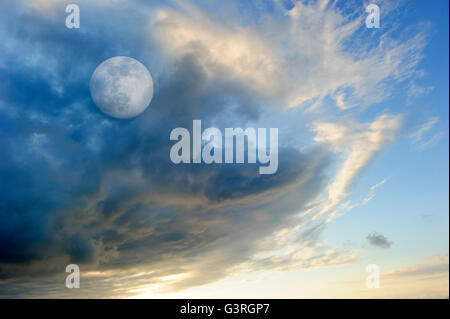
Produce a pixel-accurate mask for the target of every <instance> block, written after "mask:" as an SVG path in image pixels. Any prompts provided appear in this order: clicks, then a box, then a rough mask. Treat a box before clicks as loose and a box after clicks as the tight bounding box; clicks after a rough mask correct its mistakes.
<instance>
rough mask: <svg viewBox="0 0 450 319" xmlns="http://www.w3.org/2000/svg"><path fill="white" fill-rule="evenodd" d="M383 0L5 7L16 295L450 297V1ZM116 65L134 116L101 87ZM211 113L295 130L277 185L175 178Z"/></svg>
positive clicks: (0, 141) (5, 227) (50, 2)
mask: <svg viewBox="0 0 450 319" xmlns="http://www.w3.org/2000/svg"><path fill="white" fill-rule="evenodd" d="M374 2H375V3H377V4H378V5H379V7H380V9H381V28H379V29H368V28H366V26H365V22H364V21H365V18H366V13H365V6H366V5H367V4H368V3H369V2H364V1H356V0H355V1H337V2H335V1H310V2H296V1H276V0H273V1H272V0H254V1H248V2H245V3H243V2H241V1H217V2H214V1H213V2H210V1H192V2H190V1H189V2H188V1H149V2H148V1H124V0H116V1H106V0H101V1H96V2H95V3H94V2H90V1H73V3H76V4H78V5H79V7H80V21H81V27H80V28H79V29H68V28H66V27H65V24H64V21H65V19H66V15H67V14H66V13H65V6H66V5H67V3H66V2H64V1H57V0H38V1H28V0H20V1H6V2H2V4H0V79H1V83H2V86H1V87H0V148H1V149H2V153H1V154H0V176H1V180H2V184H1V186H0V296H2V297H31V298H32V297H65V298H71V297H125V298H126V297H144V298H145V297H160V298H165V297H167V298H171V297H179V298H180V297H181V298H184V297H189V298H196V297H221V298H230V297H236V298H238V297H255V298H257V297H263V298H277V297H284V298H329V297H331V298H336V297H337V298H346V297H349V298H371V297H374V298H380V297H381V298H383V297H384V298H416V297H423V298H430V297H438V298H448V236H449V234H448V223H449V221H448V212H449V206H448V205H449V200H448V185H449V172H448V164H449V158H448V154H449V150H448V145H449V140H448V136H449V123H448V119H449V114H448V110H449V108H448V101H449V95H448V85H449V84H448V69H449V66H448V56H449V53H448V47H449V45H448V9H449V8H448V2H446V1H435V2H433V3H432V4H430V3H427V2H426V1H374ZM114 56H129V57H132V58H134V59H137V60H139V61H140V62H141V63H142V64H144V65H145V66H146V67H147V68H148V70H149V71H150V72H151V74H152V77H153V82H154V96H153V99H152V101H151V103H150V105H149V106H148V108H147V109H146V111H145V112H144V113H142V114H141V115H139V116H137V117H136V118H133V119H127V120H124V119H116V118H112V117H110V116H108V115H106V114H104V113H102V112H101V110H100V109H99V108H98V107H97V106H96V105H95V103H94V102H93V100H92V98H91V95H90V88H89V81H90V78H91V75H92V74H93V72H94V70H95V68H96V67H97V66H98V65H99V64H100V63H102V62H103V61H105V60H106V59H108V58H111V57H114ZM194 119H201V120H202V124H203V125H204V127H208V126H215V127H218V128H219V129H223V128H225V127H242V128H245V127H265V128H269V127H276V128H278V130H279V169H278V171H277V173H276V174H274V175H273V176H267V175H259V174H258V165H252V164H241V165H222V166H221V165H216V164H213V165H207V164H198V165H188V164H186V165H175V164H173V163H172V162H170V158H169V150H170V147H171V146H172V144H173V142H172V141H170V139H169V135H170V131H171V130H172V129H174V128H176V127H186V128H188V129H190V128H191V127H192V121H193V120H194ZM69 263H75V264H78V265H80V269H81V275H82V283H81V288H80V289H76V290H75V289H66V288H65V286H64V285H63V282H64V278H65V276H66V275H67V274H66V273H65V267H66V265H67V264H69ZM368 264H376V265H378V266H379V268H380V272H381V277H380V282H381V286H380V288H378V289H369V288H366V286H365V282H366V277H367V275H368V274H367V273H366V271H365V269H366V266H367V265H368ZM111 278H113V279H114V280H111ZM130 278H132V279H130ZM237 290H239V291H238V292H237Z"/></svg>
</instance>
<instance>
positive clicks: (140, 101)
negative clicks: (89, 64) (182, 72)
mask: <svg viewBox="0 0 450 319" xmlns="http://www.w3.org/2000/svg"><path fill="white" fill-rule="evenodd" d="M90 90H91V96H92V99H93V100H94V103H95V104H96V105H97V106H98V107H99V109H100V110H101V111H102V112H103V113H105V114H108V115H109V116H112V117H115V118H119V119H129V118H133V117H136V116H138V115H139V114H141V113H142V112H144V111H145V109H146V108H147V107H148V105H149V104H150V101H151V100H152V97H153V79H152V76H151V75H150V72H149V71H148V69H147V68H146V67H145V65H143V64H142V63H141V62H139V61H137V60H135V59H133V58H130V57H126V56H117V57H113V58H110V59H108V60H105V61H104V62H102V63H101V64H100V65H99V66H98V67H97V68H96V69H95V71H94V73H93V74H92V77H91V82H90Z"/></svg>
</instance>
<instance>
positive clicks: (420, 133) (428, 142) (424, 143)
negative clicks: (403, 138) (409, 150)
mask: <svg viewBox="0 0 450 319" xmlns="http://www.w3.org/2000/svg"><path fill="white" fill-rule="evenodd" d="M438 122H439V119H438V118H437V117H434V116H433V117H430V118H428V120H427V121H426V122H424V123H423V124H422V125H421V126H420V127H419V128H418V129H417V131H415V132H414V133H413V134H412V135H411V138H412V140H413V142H414V143H415V144H416V145H417V146H418V148H419V149H420V150H425V149H428V148H431V147H433V146H435V145H436V144H437V143H439V141H440V140H441V138H443V137H444V132H438V133H436V134H434V135H433V136H431V137H429V138H428V139H426V137H425V135H426V133H427V132H429V131H431V130H432V129H433V127H434V126H435V125H436V124H437V123H438Z"/></svg>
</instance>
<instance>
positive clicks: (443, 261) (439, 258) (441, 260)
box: [382, 254, 449, 293]
mask: <svg viewBox="0 0 450 319" xmlns="http://www.w3.org/2000/svg"><path fill="white" fill-rule="evenodd" d="M431 257H432V260H431V261H428V262H425V263H424V262H422V263H420V264H416V265H413V266H410V267H404V268H399V269H394V270H391V271H389V272H387V273H386V274H384V275H383V276H382V278H383V279H389V280H397V279H404V278H409V277H413V278H429V277H432V276H438V277H442V278H447V281H448V273H449V266H448V254H447V256H444V255H440V254H435V255H433V256H431ZM447 293H448V292H447Z"/></svg>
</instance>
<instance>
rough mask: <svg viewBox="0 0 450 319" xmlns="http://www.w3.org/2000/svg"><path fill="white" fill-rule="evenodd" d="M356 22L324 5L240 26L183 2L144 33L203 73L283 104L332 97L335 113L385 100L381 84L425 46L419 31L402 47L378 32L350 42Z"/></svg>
mask: <svg viewBox="0 0 450 319" xmlns="http://www.w3.org/2000/svg"><path fill="white" fill-rule="evenodd" d="M363 17H364V16H363V15H361V14H359V15H357V18H356V19H355V18H352V17H350V16H348V15H346V14H344V13H343V12H341V11H339V10H338V9H337V8H336V7H335V4H328V2H327V1H320V2H317V3H315V4H311V3H310V4H304V3H302V2H297V3H296V6H295V7H294V8H293V9H291V10H289V11H287V10H284V17H283V18H282V19H275V18H269V17H265V18H264V19H262V20H261V24H260V25H259V24H258V25H253V24H249V23H246V26H242V25H239V23H232V22H229V23H227V24H225V23H224V22H219V19H216V20H214V19H213V17H211V16H210V15H207V14H205V13H204V12H203V11H201V10H199V9H197V8H194V7H192V6H189V5H185V6H184V9H183V11H182V10H178V11H177V10H173V9H168V8H162V9H160V10H158V12H157V14H155V17H154V21H153V23H152V25H151V27H150V31H151V33H152V34H153V35H154V36H155V38H156V39H157V41H158V43H159V44H160V46H161V47H162V49H163V51H164V53H166V54H167V55H168V56H170V57H171V58H173V59H178V58H180V57H182V56H184V55H186V54H194V55H196V56H198V57H199V61H200V62H201V63H202V64H203V67H205V68H206V70H207V71H208V72H209V74H210V75H212V76H217V77H221V78H222V79H223V78H228V80H229V81H233V82H235V81H240V83H241V84H242V85H246V86H249V87H251V88H252V89H254V90H255V91H256V92H257V93H258V94H261V95H262V96H265V97H266V98H271V99H273V100H274V101H276V102H277V103H278V104H281V105H282V106H288V107H294V106H298V105H304V103H306V102H308V103H312V102H313V101H314V99H319V101H321V100H322V98H324V97H326V96H331V97H332V98H334V99H335V102H336V105H337V107H338V108H341V109H348V108H352V107H356V106H367V105H370V104H373V103H376V102H379V101H381V100H382V99H383V98H384V97H386V96H388V95H389V94H390V90H389V88H388V86H387V85H386V83H385V82H386V81H387V80H398V81H402V80H403V79H405V78H407V77H408V76H410V75H411V73H412V72H413V71H414V69H415V67H416V65H417V63H418V61H419V60H420V58H421V51H422V48H423V47H424V45H425V41H424V37H423V35H422V34H421V33H420V32H419V33H417V34H416V35H415V36H414V37H412V38H408V39H404V41H401V42H396V41H395V40H393V39H390V38H389V37H388V35H387V34H384V35H382V36H381V37H380V38H379V39H378V40H375V39H370V41H373V42H372V43H370V45H371V47H370V48H368V47H369V45H368V44H367V43H364V41H367V40H362V41H356V40H354V37H355V34H356V33H357V32H359V31H361V29H362V28H365V25H364V21H363ZM348 41H352V47H351V49H348V48H347V47H346V44H347V43H348Z"/></svg>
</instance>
